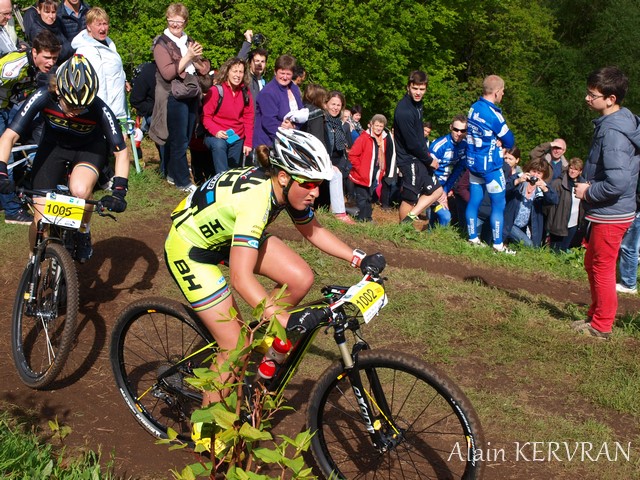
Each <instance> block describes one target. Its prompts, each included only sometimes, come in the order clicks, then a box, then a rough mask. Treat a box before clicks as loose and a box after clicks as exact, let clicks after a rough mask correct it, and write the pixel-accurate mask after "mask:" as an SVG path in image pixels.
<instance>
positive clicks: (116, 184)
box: [100, 177, 129, 213]
mask: <svg viewBox="0 0 640 480" xmlns="http://www.w3.org/2000/svg"><path fill="white" fill-rule="evenodd" d="M128 186H129V181H128V180H127V179H126V178H123V177H113V186H112V187H111V191H112V192H113V194H112V195H107V196H106V197H102V198H101V199H100V203H102V206H103V207H104V208H106V209H107V210H109V211H110V212H116V213H122V212H124V211H125V210H126V208H127V201H126V200H125V199H124V197H125V196H126V195H127V190H128Z"/></svg>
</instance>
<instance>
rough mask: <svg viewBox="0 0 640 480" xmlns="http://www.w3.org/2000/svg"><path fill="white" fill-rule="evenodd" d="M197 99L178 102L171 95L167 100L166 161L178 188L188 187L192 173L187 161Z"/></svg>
mask: <svg viewBox="0 0 640 480" xmlns="http://www.w3.org/2000/svg"><path fill="white" fill-rule="evenodd" d="M196 114H197V101H196V99H189V100H176V99H175V98H174V97H173V95H169V100H167V129H168V131H169V138H167V143H165V145H164V161H165V167H166V171H167V175H168V176H169V177H171V178H172V179H173V181H174V182H175V184H176V187H179V188H180V187H188V186H189V185H190V184H191V183H192V182H191V172H190V171H189V162H188V161H187V148H188V147H189V142H190V141H191V135H192V134H193V129H194V127H195V124H196Z"/></svg>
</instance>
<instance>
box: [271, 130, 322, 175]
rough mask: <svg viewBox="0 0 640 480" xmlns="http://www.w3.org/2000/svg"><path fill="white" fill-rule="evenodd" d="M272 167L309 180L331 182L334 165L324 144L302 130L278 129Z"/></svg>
mask: <svg viewBox="0 0 640 480" xmlns="http://www.w3.org/2000/svg"><path fill="white" fill-rule="evenodd" d="M274 150H275V151H274V152H273V153H272V155H271V165H273V166H275V167H278V168H281V169H282V170H284V171H285V172H287V173H288V174H290V175H295V176H300V177H304V178H307V179H309V180H331V178H332V177H333V165H332V164H331V160H330V159H329V154H328V153H327V149H326V148H325V147H324V145H323V144H322V142H321V141H320V140H318V139H317V138H316V137H314V136H313V135H311V134H309V133H305V132H301V131H300V130H293V129H286V128H278V132H277V133H276V139H275V142H274Z"/></svg>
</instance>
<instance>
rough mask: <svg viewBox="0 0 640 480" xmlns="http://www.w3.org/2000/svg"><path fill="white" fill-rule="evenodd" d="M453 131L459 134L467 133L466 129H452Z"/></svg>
mask: <svg viewBox="0 0 640 480" xmlns="http://www.w3.org/2000/svg"><path fill="white" fill-rule="evenodd" d="M451 130H453V131H454V132H458V133H466V132H467V129H466V128H456V127H451Z"/></svg>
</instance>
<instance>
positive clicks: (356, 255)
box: [351, 248, 367, 268]
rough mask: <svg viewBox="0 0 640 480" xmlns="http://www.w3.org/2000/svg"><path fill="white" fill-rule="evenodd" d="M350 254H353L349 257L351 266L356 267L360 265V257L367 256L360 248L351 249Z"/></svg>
mask: <svg viewBox="0 0 640 480" xmlns="http://www.w3.org/2000/svg"><path fill="white" fill-rule="evenodd" d="M352 255H353V256H352V257H351V266H352V267H353V268H358V267H359V266H360V262H361V261H362V259H363V258H364V257H366V256H367V254H366V253H364V252H363V251H362V250H359V249H357V248H356V249H355V250H354V251H353V254H352Z"/></svg>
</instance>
